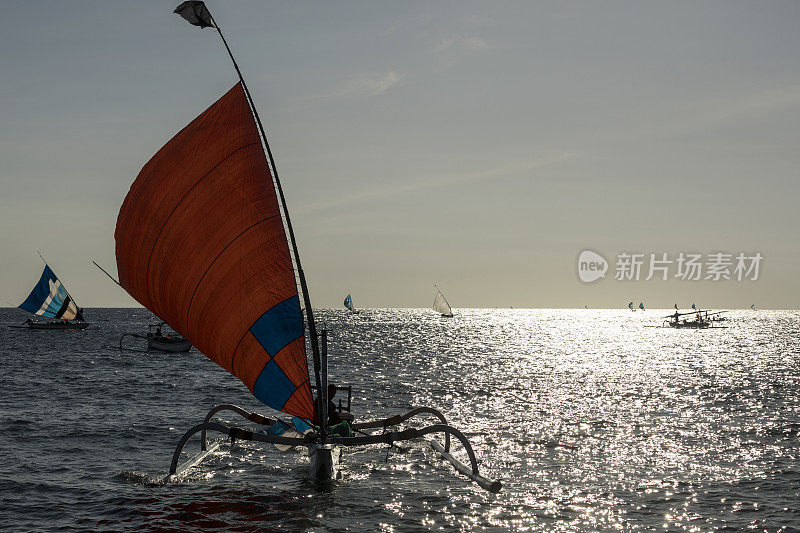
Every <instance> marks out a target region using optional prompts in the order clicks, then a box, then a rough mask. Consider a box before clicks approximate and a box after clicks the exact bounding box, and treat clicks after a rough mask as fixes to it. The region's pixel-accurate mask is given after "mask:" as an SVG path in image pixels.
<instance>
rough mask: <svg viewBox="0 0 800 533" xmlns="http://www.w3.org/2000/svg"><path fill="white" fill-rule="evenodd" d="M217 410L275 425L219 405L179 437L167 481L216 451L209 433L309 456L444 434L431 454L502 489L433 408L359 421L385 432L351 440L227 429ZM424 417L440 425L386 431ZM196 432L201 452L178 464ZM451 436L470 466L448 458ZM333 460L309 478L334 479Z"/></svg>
mask: <svg viewBox="0 0 800 533" xmlns="http://www.w3.org/2000/svg"><path fill="white" fill-rule="evenodd" d="M220 411H231V412H233V413H236V414H238V415H240V416H242V417H243V418H245V419H246V420H248V421H250V422H253V423H255V424H258V425H261V426H267V427H269V426H272V425H273V424H275V423H276V422H277V420H275V419H270V418H268V417H265V416H263V415H261V414H259V413H256V412H247V411H246V410H244V409H242V408H241V407H238V406H236V405H231V404H222V405H218V406H216V407H214V408H213V409H211V410H210V411H209V412H208V414H207V415H206V417H205V419H204V420H203V422H202V423H200V424H197V425H196V426H194V427H193V428H191V429H189V430H188V431H187V432H186V433H184V434H183V436H182V437H181V439H180V441H179V442H178V446H177V447H176V448H175V453H173V455H172V462H171V463H170V467H169V474H168V476H167V478H166V481H172V480H173V479H174V478H175V477H177V476H180V475H182V474H184V473H186V472H187V471H188V470H189V469H191V468H192V467H194V466H196V465H198V464H199V463H200V462H202V461H203V459H205V458H206V457H208V456H209V455H210V454H212V453H214V452H215V451H216V450H217V449H218V447H219V443H218V442H216V443H214V444H212V445H211V446H209V440H208V432H209V431H215V432H218V433H222V434H224V435H226V436H228V437H230V439H231V442H234V441H236V440H249V441H257V442H265V443H270V444H278V445H285V446H292V447H294V446H306V447H308V448H309V454H310V455H311V454H313V453H314V452H315V451H317V450H319V449H327V450H332V449H334V448H335V447H337V446H345V447H346V446H365V445H370V444H387V445H393V444H394V443H396V442H403V441H409V440H416V439H420V438H422V437H424V436H426V435H432V434H443V435H444V446H442V444H440V443H439V442H438V441H437V440H434V439H431V440H430V441H428V442H429V444H430V446H431V448H432V449H433V450H434V451H436V452H437V453H438V455H439V456H440V457H441V458H443V459H445V460H447V461H448V462H450V464H452V465H453V467H455V469H456V470H458V471H459V472H460V473H462V474H464V475H465V476H467V477H468V478H469V479H471V480H472V481H474V482H475V483H477V484H478V485H479V486H480V487H482V488H484V489H486V490H488V491H489V492H499V491H500V489H501V488H502V483H500V481H492V480H490V479H488V478H486V477H485V476H482V475H481V474H480V473H479V471H478V461H477V459H476V458H475V452H474V451H473V449H472V445H471V444H470V442H469V440H468V439H467V438H466V437H465V436H464V434H463V433H461V432H460V431H459V430H458V429H456V428H454V427H452V426H450V425H448V423H447V419H446V418H445V417H444V415H443V414H442V413H441V412H439V411H438V410H436V409H433V408H432V407H417V408H415V409H412V410H410V411H408V412H407V413H405V414H403V415H395V416H391V417H389V418H382V419H378V420H373V421H370V422H360V423H355V424H352V426H351V427H352V429H353V430H355V431H359V432H362V433H363V430H365V429H375V428H382V429H383V430H384V431H383V432H382V433H379V434H366V433H364V434H362V435H356V436H352V437H338V436H331V435H324V434H321V433H319V432H310V433H307V434H306V435H304V436H301V437H285V436H282V435H271V434H268V433H263V432H260V431H253V430H249V429H242V428H239V427H236V426H227V425H225V424H221V423H219V422H212V421H211V420H212V418H213V416H214V415H216V414H217V413H219V412H220ZM425 414H429V415H434V416H436V417H437V418H438V419H439V422H440V423H439V424H432V425H429V426H425V427H422V428H420V429H417V428H413V427H412V428H406V429H401V430H397V431H388V432H387V431H386V430H387V429H388V428H392V427H396V426H399V425H400V424H402V423H403V422H405V421H407V420H409V419H411V418H413V417H415V416H417V415H425ZM198 433H200V434H201V448H200V453H198V454H197V455H196V456H194V457H192V458H191V459H189V460H188V461H186V462H185V463H183V464H179V461H180V457H181V453H182V452H183V449H184V447H185V446H186V444H187V443H188V442H189V440H190V439H191V438H192V437H193V436H194V435H196V434H198ZM451 436H453V437H455V439H456V440H458V441H459V442H460V443H461V445H462V447H463V448H464V450H465V451H466V453H467V456H468V457H469V465H466V464H464V463H463V462H461V461H460V460H458V459H457V458H455V457H453V455H451V453H450V443H451V439H450V437H451ZM334 461H336V462H337V463H338V460H337V459H336V458H335V457H334V458H333V459H332V460H331V464H330V467H331V468H330V469H329V470H328V475H327V476H325V475H323V476H320V475H319V473H320V472H319V469H320V467H319V465H318V464H316V463H315V461H313V460H312V461H311V464H310V465H309V477H310V478H315V479H334V478H336V476H337V474H336V472H337V471H338V468H337V467H338V465H337V464H334Z"/></svg>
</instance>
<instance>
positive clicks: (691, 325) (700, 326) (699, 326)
mask: <svg viewBox="0 0 800 533" xmlns="http://www.w3.org/2000/svg"><path fill="white" fill-rule="evenodd" d="M709 326H710V324H709V323H708V322H685V323H680V324H675V323H673V322H669V327H671V328H677V329H682V328H689V329H706V328H707V327H709Z"/></svg>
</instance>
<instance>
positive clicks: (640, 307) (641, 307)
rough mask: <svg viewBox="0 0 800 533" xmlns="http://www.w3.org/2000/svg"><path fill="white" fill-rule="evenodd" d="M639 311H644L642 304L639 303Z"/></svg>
mask: <svg viewBox="0 0 800 533" xmlns="http://www.w3.org/2000/svg"><path fill="white" fill-rule="evenodd" d="M639 309H641V310H642V311H644V302H639Z"/></svg>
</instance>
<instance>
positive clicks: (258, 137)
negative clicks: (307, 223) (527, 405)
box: [114, 1, 501, 492]
mask: <svg viewBox="0 0 800 533" xmlns="http://www.w3.org/2000/svg"><path fill="white" fill-rule="evenodd" d="M175 13H177V14H179V15H180V16H181V17H183V18H184V19H186V20H187V21H188V22H190V23H191V24H193V25H195V26H199V27H200V28H207V27H210V28H214V29H216V30H217V32H218V34H219V36H220V38H221V39H222V42H223V44H224V45H225V48H226V50H227V51H228V54H229V55H230V58H231V61H232V62H233V66H234V68H235V69H236V73H237V75H238V77H239V81H238V83H236V84H235V85H234V86H233V88H232V89H230V90H229V91H228V92H227V93H226V94H225V95H224V96H222V97H221V98H220V99H219V100H217V101H216V102H215V103H214V104H213V105H212V106H211V107H209V108H208V109H207V110H206V111H205V112H203V113H202V114H201V115H200V116H198V117H197V118H196V119H194V120H193V121H192V122H191V123H189V124H188V125H187V126H186V127H184V128H183V129H182V130H181V131H180V132H179V133H177V134H176V135H175V136H174V137H173V138H172V139H171V140H170V141H169V142H168V143H167V144H166V145H164V146H163V147H162V148H161V149H160V150H159V151H158V152H157V153H156V155H154V156H153V157H152V159H150V161H149V162H148V163H147V164H146V165H145V166H144V167H143V168H142V170H141V171H140V173H139V175H138V176H137V177H136V180H134V182H133V184H132V185H131V189H130V191H129V192H128V195H127V196H126V198H125V201H124V202H123V204H122V207H121V208H120V212H119V216H118V217H117V227H116V230H115V234H114V236H115V240H116V260H117V272H118V274H119V281H118V283H119V285H120V286H121V287H122V288H124V289H125V290H126V291H127V292H128V293H129V294H130V295H131V296H132V297H133V298H134V299H136V300H137V301H138V302H139V303H141V304H142V305H143V306H144V307H146V308H147V309H149V310H150V311H152V312H153V313H154V314H155V315H156V316H158V317H159V318H161V319H162V320H164V322H166V324H169V326H170V327H171V328H172V329H173V330H175V331H176V332H177V333H179V334H180V335H182V336H183V337H184V338H186V339H187V340H188V341H189V342H191V343H192V345H193V346H194V347H195V348H196V349H197V350H198V351H200V352H201V353H203V354H205V355H206V356H207V357H208V358H209V359H211V360H212V361H214V362H216V363H217V364H219V365H220V366H221V367H223V368H225V369H226V370H228V371H229V372H230V373H231V374H233V375H234V376H236V377H237V378H239V379H240V380H241V381H242V382H243V383H244V384H245V385H246V386H247V387H248V389H249V390H250V391H251V393H252V394H253V396H255V397H256V399H258V400H259V401H261V402H262V403H264V404H265V405H267V406H268V407H270V408H273V409H275V410H277V411H282V412H284V413H286V414H288V415H291V416H292V417H293V418H292V421H293V423H294V422H295V421H297V424H294V427H295V429H297V431H291V432H290V431H286V432H285V433H283V434H274V433H270V431H269V430H268V431H267V432H266V433H261V432H259V431H253V430H252V429H245V428H240V427H236V426H228V425H225V424H222V423H220V422H216V421H214V420H213V417H214V415H216V414H217V413H218V412H220V411H231V412H233V413H236V414H238V415H241V416H243V417H244V418H245V419H247V420H248V421H250V422H253V423H255V424H258V425H260V426H268V427H269V428H272V426H273V425H274V424H275V423H276V420H273V419H269V418H267V417H265V416H263V415H261V414H258V413H248V412H246V411H244V410H243V409H241V408H239V407H236V406H234V405H228V404H225V405H219V406H217V407H214V408H213V409H211V411H209V413H208V415H207V416H206V417H205V420H204V421H203V422H202V423H201V424H198V425H196V426H194V427H193V428H191V429H189V431H187V432H186V433H185V434H184V435H183V437H182V438H181V439H180V442H179V443H178V446H177V448H176V449H175V453H174V454H173V459H172V464H171V465H170V474H169V476H168V479H173V478H174V477H175V476H180V475H181V474H182V473H184V472H186V471H187V470H188V469H189V468H191V467H192V466H195V465H197V464H199V463H200V461H202V460H203V458H204V457H205V456H207V455H208V454H210V453H213V449H214V445H209V442H208V440H207V434H208V433H209V432H217V433H223V434H225V435H227V436H229V437H230V438H231V439H234V440H252V441H258V442H265V443H271V444H275V445H278V446H283V447H287V446H288V447H294V446H305V447H306V448H307V449H308V451H309V455H310V464H309V472H308V475H309V477H311V478H313V479H320V480H330V479H336V478H337V468H338V466H339V462H340V456H341V449H342V448H343V447H349V446H364V445H370V444H381V443H388V444H392V443H395V442H399V441H406V440H412V439H419V438H422V437H425V436H428V435H434V434H439V435H443V436H444V445H441V444H440V443H438V442H436V441H432V443H431V446H433V448H434V449H435V450H437V451H438V452H439V453H440V454H441V456H442V457H443V458H445V459H446V460H447V461H449V462H450V463H451V464H452V465H453V466H454V467H455V468H456V469H457V470H458V471H459V472H462V473H464V474H465V475H467V476H468V477H469V478H470V479H472V480H473V481H475V482H476V483H478V484H479V485H480V486H481V487H484V488H486V489H487V490H490V491H493V492H497V491H499V490H500V488H501V484H500V483H499V482H497V481H490V480H489V479H487V478H485V477H483V476H481V475H480V474H479V472H478V463H477V460H476V458H475V453H474V451H473V449H472V446H471V445H470V443H469V441H468V440H467V438H466V437H465V436H464V435H463V434H462V433H461V432H459V431H458V430H457V429H455V428H453V427H452V426H450V425H448V424H447V421H446V420H445V418H444V416H442V414H441V413H440V412H439V411H437V410H435V409H432V408H429V407H421V408H418V409H414V410H412V411H410V412H408V413H406V414H404V415H398V416H393V417H390V418H386V419H381V420H374V421H368V422H360V423H355V424H353V425H352V427H349V426H347V427H345V428H344V429H345V431H343V432H340V431H337V430H336V428H337V427H339V426H335V427H333V428H332V427H330V425H329V416H328V400H329V399H328V398H327V394H328V393H327V391H328V383H327V379H328V372H327V351H328V350H327V333H326V332H325V331H322V332H321V335H318V334H317V325H316V322H315V320H314V312H313V308H312V306H311V298H310V296H309V291H308V286H307V283H306V277H305V274H304V272H303V268H302V266H301V264H300V254H299V252H298V247H297V242H296V240H295V235H294V231H293V229H292V222H291V219H290V217H289V211H288V209H287V206H286V199H285V197H284V194H283V189H282V187H281V181H280V179H279V177H278V171H277V168H276V165H275V160H274V158H273V156H272V151H271V150H270V146H269V143H268V141H267V136H266V133H265V131H264V128H263V126H262V124H261V119H260V118H259V115H258V111H257V110H256V107H255V104H254V102H253V99H252V97H251V96H250V92H249V90H248V88H247V85H246V84H245V81H244V78H243V77H242V74H241V71H240V70H239V66H238V64H237V63H236V60H235V59H234V57H233V54H232V53H231V50H230V48H229V47H228V44H227V42H226V40H225V37H224V36H223V35H222V31H221V30H220V27H219V25H218V24H216V22H215V20H214V18H213V17H212V16H211V14H210V13H209V11H208V9H207V8H206V6H205V4H204V3H203V2H200V1H188V2H183V3H181V4H180V5H179V6H178V7H177V9H176V10H175ZM306 338H307V339H308V343H309V344H311V354H312V361H313V378H314V387H313V389H315V390H316V391H318V393H317V395H316V398H314V397H313V395H312V386H311V374H310V372H309V363H308V356H307V352H306V342H307V341H306ZM320 345H321V346H320ZM421 414H431V415H433V416H436V417H437V418H438V423H435V424H433V425H429V426H426V427H422V428H420V429H417V428H407V429H396V428H397V426H398V425H399V424H402V423H404V422H406V421H407V420H409V419H411V418H413V417H416V416H417V415H421ZM284 424H285V425H287V426H288V424H286V423H285V422H284ZM299 424H302V425H303V429H302V431H300V428H298V425H299ZM373 428H375V429H377V428H383V429H396V430H394V431H386V432H384V433H382V434H379V435H375V434H362V435H352V431H350V430H355V431H359V432H364V431H365V430H369V429H373ZM340 429H341V428H340ZM197 433H201V440H202V444H201V446H202V450H201V452H200V454H198V456H196V457H195V458H193V459H191V460H190V461H188V462H186V463H184V464H182V465H180V466H179V465H178V463H179V461H180V458H181V454H182V450H183V448H184V446H185V445H186V443H187V442H188V441H189V439H190V438H191V437H192V436H193V435H195V434H197ZM452 439H455V440H458V441H459V443H460V444H461V445H462V446H463V447H464V449H465V450H466V453H467V456H468V457H469V465H466V464H464V463H462V462H461V461H459V460H458V459H456V458H455V457H453V456H452V455H451V453H450V452H451V448H450V442H451V440H452Z"/></svg>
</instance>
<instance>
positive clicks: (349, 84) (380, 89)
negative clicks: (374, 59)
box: [307, 70, 405, 100]
mask: <svg viewBox="0 0 800 533" xmlns="http://www.w3.org/2000/svg"><path fill="white" fill-rule="evenodd" d="M403 78H405V74H402V73H399V72H396V71H394V70H389V71H386V72H380V73H372V74H357V75H354V76H351V77H350V78H349V79H347V80H344V81H342V82H341V83H339V84H338V85H336V86H334V87H332V88H331V89H330V90H328V91H326V92H324V93H317V94H315V95H312V96H310V97H308V98H307V100H319V99H324V98H337V97H338V98H369V97H372V96H378V95H379V94H381V93H384V92H386V91H387V90H389V89H390V88H391V87H392V86H394V85H396V84H397V83H398V82H399V81H400V80H402V79H403Z"/></svg>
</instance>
